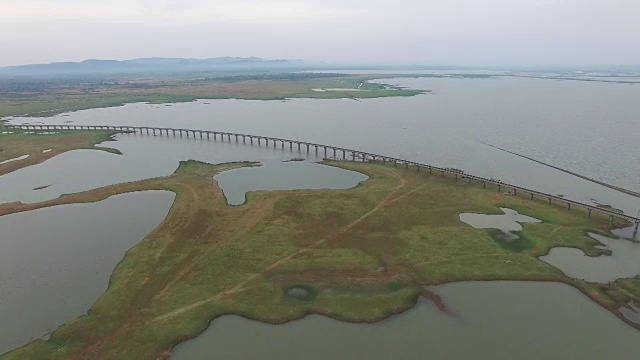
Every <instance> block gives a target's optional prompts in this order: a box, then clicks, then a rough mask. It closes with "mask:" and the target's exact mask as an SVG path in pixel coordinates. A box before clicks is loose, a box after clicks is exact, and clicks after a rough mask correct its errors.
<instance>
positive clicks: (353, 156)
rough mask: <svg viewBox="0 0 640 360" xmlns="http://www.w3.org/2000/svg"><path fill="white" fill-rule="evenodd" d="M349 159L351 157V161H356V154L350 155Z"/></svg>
mask: <svg viewBox="0 0 640 360" xmlns="http://www.w3.org/2000/svg"><path fill="white" fill-rule="evenodd" d="M351 157H352V161H356V153H355V152H352V153H351Z"/></svg>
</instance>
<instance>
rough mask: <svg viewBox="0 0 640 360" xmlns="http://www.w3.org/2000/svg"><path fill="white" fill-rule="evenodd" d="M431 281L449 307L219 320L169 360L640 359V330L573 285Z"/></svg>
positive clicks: (423, 302) (422, 305)
mask: <svg viewBox="0 0 640 360" xmlns="http://www.w3.org/2000/svg"><path fill="white" fill-rule="evenodd" d="M433 290H434V291H435V292H436V293H437V294H438V295H440V296H442V298H443V299H444V301H445V303H446V305H447V307H448V308H449V309H451V311H452V314H445V313H442V312H440V311H439V310H438V309H437V307H435V306H434V305H433V304H431V303H429V302H427V301H426V300H421V301H420V302H419V304H418V305H417V306H416V307H415V308H414V309H411V310H409V311H407V312H405V313H403V314H400V315H398V316H395V317H392V318H390V319H388V320H385V321H382V322H379V323H375V324H349V323H344V322H339V321H335V320H331V319H329V318H325V317H322V316H318V315H310V316H307V317H306V318H304V319H302V320H298V321H293V322H290V323H287V324H285V325H268V324H263V323H259V322H256V321H251V320H247V319H244V318H241V317H239V316H223V317H221V318H218V319H216V320H214V321H213V322H212V323H211V325H210V327H209V328H208V329H207V330H206V331H205V332H204V333H203V334H202V335H201V336H199V337H198V338H196V339H194V340H190V341H187V342H185V343H182V344H180V345H178V346H176V348H175V349H174V353H173V356H172V357H171V359H172V360H205V359H213V358H216V359H225V360H232V359H243V360H244V359H283V360H286V359H369V360H375V359H381V360H382V359H451V360H455V359H495V360H499V359H505V360H512V359H519V360H527V359H531V360H539V359H548V360H555V359H558V360H560V359H562V360H565V359H612V360H613V359H616V360H627V359H628V360H632V359H638V358H640V347H638V346H637V343H638V332H637V330H635V329H633V328H632V327H630V326H628V325H626V324H625V323H623V322H622V321H620V320H619V319H617V318H616V317H615V316H614V315H612V314H611V313H609V312H608V311H606V310H604V309H603V308H601V307H600V306H598V305H596V304H595V303H594V302H592V301H591V300H589V299H588V298H586V297H584V296H583V295H582V294H581V293H580V292H579V291H578V290H576V289H574V288H571V287H569V286H567V285H562V284H553V283H525V282H503V281H496V282H465V283H454V284H448V285H442V286H438V287H435V288H433Z"/></svg>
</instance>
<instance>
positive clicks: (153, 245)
mask: <svg viewBox="0 0 640 360" xmlns="http://www.w3.org/2000/svg"><path fill="white" fill-rule="evenodd" d="M327 164H329V165H332V166H337V167H342V168H345V169H350V170H354V171H358V172H361V173H364V174H366V175H368V176H369V179H368V180H367V181H365V182H363V183H361V184H360V185H359V186H357V187H355V188H352V189H348V190H294V191H257V192H252V193H249V194H248V196H247V203H246V204H245V205H242V206H229V205H227V203H226V200H225V198H224V195H223V193H222V191H221V190H220V188H219V187H218V185H217V183H216V182H215V180H213V176H215V175H216V174H218V173H220V172H222V171H225V170H228V169H232V168H237V167H243V166H250V165H251V163H232V164H219V165H211V164H206V163H201V162H196V161H186V162H181V163H180V164H179V166H178V168H177V170H176V171H175V173H174V174H172V175H170V176H167V177H160V178H153V179H147V180H141V181H136V182H131V183H124V184H118V185H112V186H107V187H103V188H99V189H94V190H90V191H86V192H82V193H76V194H70V195H65V196H63V197H61V198H58V199H54V200H51V201H47V202H43V203H34V204H22V203H12V204H0V215H6V214H10V213H15V212H21V211H29V210H33V209H37V208H43V207H48V206H55V205H60V204H71V203H81V202H95V201H100V200H103V199H105V198H107V197H109V196H113V195H115V194H121V193H127V192H134V191H144V190H166V191H171V192H174V193H175V194H176V198H175V201H174V204H173V206H172V207H171V209H170V211H169V214H168V216H167V218H166V219H165V220H164V221H163V222H162V223H161V224H160V225H159V226H158V227H157V228H156V229H155V230H154V231H152V232H151V233H149V234H148V235H147V236H146V237H145V238H144V239H142V240H141V242H140V243H139V244H138V245H136V246H135V247H133V248H132V249H130V250H129V251H128V252H127V254H126V256H125V257H124V259H123V260H122V261H121V262H120V263H119V264H118V265H117V267H116V268H115V270H114V272H113V274H112V277H111V280H110V284H109V287H108V289H107V290H106V292H105V293H104V294H103V295H102V296H101V297H100V298H99V299H98V301H97V302H96V303H95V305H94V306H93V307H92V308H91V309H90V311H89V313H88V315H85V316H82V317H80V318H78V319H76V320H74V321H72V322H70V323H68V324H66V325H64V326H62V327H61V328H59V329H58V330H56V331H55V332H54V333H53V334H52V335H51V338H50V339H48V340H46V341H44V340H35V341H33V342H31V343H29V344H27V345H25V346H23V347H21V348H19V349H16V350H14V351H12V352H9V353H7V354H5V355H4V356H0V358H2V359H40V358H42V359H44V358H46V359H87V358H90V359H158V358H160V359H166V358H168V357H169V356H170V354H171V349H172V347H173V346H175V345H176V344H178V343H180V342H182V341H184V340H186V339H190V338H193V337H196V336H198V335H199V334H200V333H202V332H203V331H204V330H205V329H206V328H207V326H208V324H209V322H210V321H212V320H214V319H215V318H216V317H219V316H221V315H224V314H239V315H242V316H245V317H247V318H251V319H257V320H260V321H264V322H268V323H283V322H286V321H291V320H294V319H298V318H301V317H303V316H305V315H306V314H310V313H317V314H323V315H326V316H329V317H332V318H336V319H340V320H344V321H351V322H374V321H379V320H382V319H384V318H387V317H389V316H391V315H393V314H397V313H399V312H402V311H405V310H407V309H409V308H411V307H412V306H414V305H415V303H416V301H417V299H418V297H419V296H421V295H424V296H429V294H428V293H425V290H424V289H423V286H424V285H434V284H443V283H447V282H454V281H464V280H527V281H554V282H562V283H565V284H569V285H571V286H574V287H576V288H578V289H580V290H581V291H582V292H583V293H584V294H586V295H587V296H589V297H590V298H591V299H593V300H594V301H596V302H598V303H599V304H600V305H602V306H603V307H605V308H607V309H608V310H610V311H611V312H613V313H614V314H616V315H618V316H619V317H620V318H621V319H622V320H624V318H623V317H622V315H621V314H620V313H619V312H618V308H619V307H620V306H622V305H624V304H627V303H628V302H629V301H635V302H636V303H637V304H640V278H635V279H623V280H619V281H617V282H615V283H612V284H606V285H602V284H592V283H588V282H585V281H581V280H575V279H571V278H568V277H566V276H565V275H564V274H563V273H562V272H561V271H560V270H558V269H556V268H555V267H553V266H551V265H548V264H546V263H544V262H542V261H540V260H539V259H538V257H539V256H541V255H544V254H547V253H548V252H549V250H550V249H551V248H553V247H557V246H567V247H575V248H579V249H582V250H583V251H585V252H586V253H587V254H588V255H590V256H599V255H602V254H604V253H605V250H602V249H599V248H597V247H596V246H597V245H598V242H597V241H595V240H594V239H592V238H590V237H588V236H587V235H586V232H587V231H596V232H600V233H607V232H608V231H609V230H610V227H609V220H608V217H605V216H600V215H594V216H592V217H591V218H588V217H587V215H586V212H583V211H582V210H580V209H576V210H572V211H571V212H569V211H567V210H566V208H564V207H561V206H559V205H558V206H554V205H548V204H547V202H546V200H542V199H541V200H540V201H538V200H530V199H529V198H528V196H527V197H524V196H523V197H519V196H513V195H509V194H505V193H502V192H499V191H497V189H495V188H490V187H489V186H488V187H487V189H483V188H482V186H481V185H476V184H468V183H467V182H465V181H455V180H454V179H453V178H448V177H446V178H443V177H441V176H439V175H438V176H436V175H433V176H431V175H429V173H428V172H425V171H422V172H417V171H415V170H406V169H404V168H402V167H397V168H396V167H393V166H391V165H383V164H379V163H350V162H327ZM499 207H508V208H511V209H514V210H517V211H518V212H520V213H522V214H525V215H529V216H532V217H535V218H538V219H541V220H543V222H542V223H527V224H523V230H522V231H521V232H519V234H518V235H520V239H519V240H516V242H514V243H510V244H506V243H504V242H503V241H502V240H501V239H500V238H499V237H497V236H494V234H493V232H492V231H488V230H482V229H474V228H472V227H471V226H468V225H467V224H464V223H462V222H461V221H460V220H459V217H458V214H459V213H462V212H478V213H500V211H499ZM614 225H616V226H621V225H624V224H622V223H616V224H614ZM292 289H293V290H292ZM296 292H297V293H296ZM440 307H441V308H443V309H444V308H446V299H443V302H442V304H440ZM628 323H629V324H630V325H632V326H636V327H639V326H638V325H637V324H633V323H631V322H628Z"/></svg>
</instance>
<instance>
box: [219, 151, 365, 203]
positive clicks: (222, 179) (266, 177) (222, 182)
mask: <svg viewBox="0 0 640 360" xmlns="http://www.w3.org/2000/svg"><path fill="white" fill-rule="evenodd" d="M215 179H216V180H217V181H218V185H219V186H220V188H221V189H222V191H223V193H224V195H225V197H226V198H227V203H228V204H230V205H240V204H243V203H244V202H245V198H246V193H247V192H249V191H255V190H293V189H349V188H352V187H354V186H356V185H358V183H360V182H362V181H365V180H367V179H368V177H367V176H366V175H363V174H361V173H358V172H355V171H350V170H345V169H340V168H336V167H332V166H327V165H321V164H316V163H310V162H306V161H289V162H283V161H277V160H275V161H274V160H271V161H264V162H263V163H262V166H256V167H251V168H241V169H234V170H228V171H225V172H223V173H221V174H219V175H217V176H215Z"/></svg>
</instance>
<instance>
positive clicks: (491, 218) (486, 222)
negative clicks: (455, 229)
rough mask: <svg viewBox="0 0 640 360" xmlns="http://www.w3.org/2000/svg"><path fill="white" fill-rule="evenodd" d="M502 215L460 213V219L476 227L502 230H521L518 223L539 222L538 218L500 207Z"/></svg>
mask: <svg viewBox="0 0 640 360" xmlns="http://www.w3.org/2000/svg"><path fill="white" fill-rule="evenodd" d="M500 210H501V211H502V212H503V213H504V214H503V215H493V214H476V213H462V214H460V221H462V222H463V223H465V224H469V225H471V226H472V227H474V228H476V229H498V230H504V231H521V230H522V225H520V223H539V222H541V221H540V220H538V219H536V218H532V217H530V216H526V215H522V214H519V213H518V212H517V211H515V210H512V209H508V208H500Z"/></svg>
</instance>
